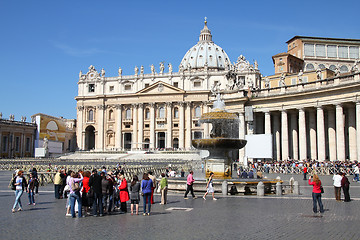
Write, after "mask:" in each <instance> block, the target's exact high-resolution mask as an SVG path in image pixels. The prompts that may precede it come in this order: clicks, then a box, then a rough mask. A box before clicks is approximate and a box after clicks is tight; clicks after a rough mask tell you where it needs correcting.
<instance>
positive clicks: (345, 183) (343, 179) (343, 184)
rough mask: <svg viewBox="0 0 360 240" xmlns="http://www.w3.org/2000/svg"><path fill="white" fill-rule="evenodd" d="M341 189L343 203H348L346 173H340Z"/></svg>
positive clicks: (348, 194)
mask: <svg viewBox="0 0 360 240" xmlns="http://www.w3.org/2000/svg"><path fill="white" fill-rule="evenodd" d="M341 187H342V189H343V192H344V202H350V193H349V189H350V182H349V179H348V178H347V177H346V173H342V179H341Z"/></svg>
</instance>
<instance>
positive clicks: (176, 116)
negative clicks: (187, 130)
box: [174, 107, 179, 118]
mask: <svg viewBox="0 0 360 240" xmlns="http://www.w3.org/2000/svg"><path fill="white" fill-rule="evenodd" d="M174 118H179V109H178V108H177V107H176V108H174Z"/></svg>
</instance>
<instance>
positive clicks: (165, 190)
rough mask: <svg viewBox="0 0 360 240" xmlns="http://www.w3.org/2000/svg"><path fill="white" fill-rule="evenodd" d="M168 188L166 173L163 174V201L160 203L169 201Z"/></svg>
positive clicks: (161, 185)
mask: <svg viewBox="0 0 360 240" xmlns="http://www.w3.org/2000/svg"><path fill="white" fill-rule="evenodd" d="M167 189H168V180H167V178H166V175H165V173H162V174H161V180H160V191H161V203H160V204H162V205H163V204H166V202H167Z"/></svg>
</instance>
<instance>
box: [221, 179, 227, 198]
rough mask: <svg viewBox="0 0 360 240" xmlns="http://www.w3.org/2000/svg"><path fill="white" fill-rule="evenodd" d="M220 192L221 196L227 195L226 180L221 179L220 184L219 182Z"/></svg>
mask: <svg viewBox="0 0 360 240" xmlns="http://www.w3.org/2000/svg"><path fill="white" fill-rule="evenodd" d="M221 192H222V195H223V196H227V193H228V183H227V181H226V180H225V181H223V182H222V184H221Z"/></svg>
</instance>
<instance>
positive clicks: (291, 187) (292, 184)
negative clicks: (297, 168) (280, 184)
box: [289, 177, 295, 193]
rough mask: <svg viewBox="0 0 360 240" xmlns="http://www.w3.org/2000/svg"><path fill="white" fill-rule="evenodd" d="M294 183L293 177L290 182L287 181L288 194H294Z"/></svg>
mask: <svg viewBox="0 0 360 240" xmlns="http://www.w3.org/2000/svg"><path fill="white" fill-rule="evenodd" d="M294 181H295V179H294V178H293V177H291V178H290V180H289V185H290V192H291V193H294Z"/></svg>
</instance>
